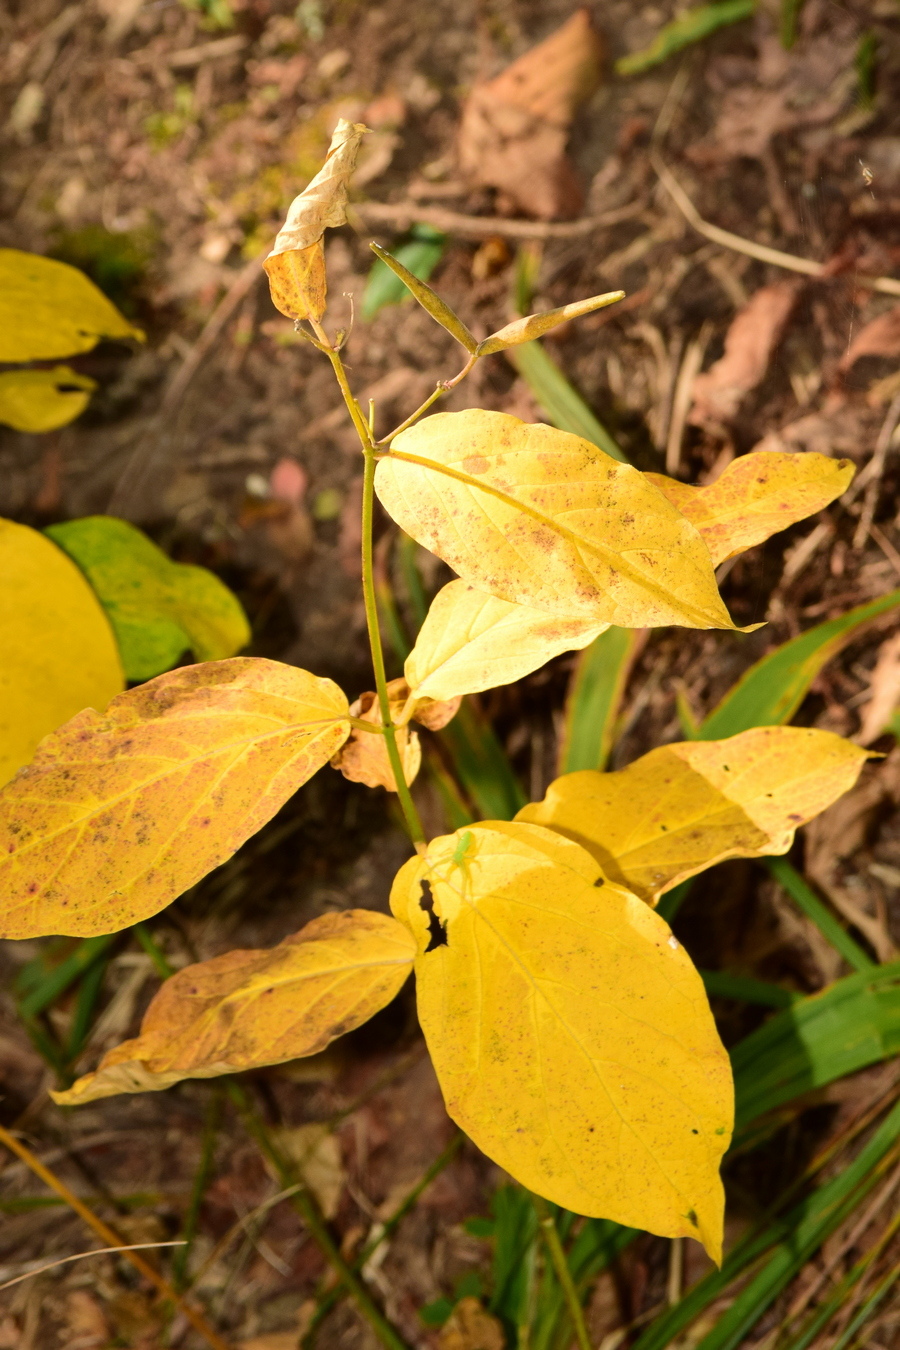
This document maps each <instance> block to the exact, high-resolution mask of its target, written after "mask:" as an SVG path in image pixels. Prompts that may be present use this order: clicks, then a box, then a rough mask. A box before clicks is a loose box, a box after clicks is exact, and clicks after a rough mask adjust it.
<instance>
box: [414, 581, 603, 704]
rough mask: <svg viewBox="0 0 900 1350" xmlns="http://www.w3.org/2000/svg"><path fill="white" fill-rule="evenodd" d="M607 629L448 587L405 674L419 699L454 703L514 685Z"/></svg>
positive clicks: (454, 584)
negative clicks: (482, 692)
mask: <svg viewBox="0 0 900 1350" xmlns="http://www.w3.org/2000/svg"><path fill="white" fill-rule="evenodd" d="M608 627H609V625H608V624H602V623H601V624H597V623H594V622H593V621H592V620H590V619H583V618H567V617H566V616H564V615H556V614H548V613H547V611H546V610H545V609H535V608H533V607H530V606H527V605H517V604H515V603H513V602H511V601H509V600H498V599H497V598H496V596H493V595H486V594H485V592H484V591H476V590H475V589H474V588H473V587H472V586H468V585H466V583H465V582H464V581H450V582H448V583H447V585H446V586H444V587H442V588H441V590H439V591H438V593H437V595H436V596H435V597H434V599H433V600H432V602H431V607H430V609H429V610H428V613H427V615H426V616H425V622H424V623H423V625H422V627H421V629H420V630H419V636H418V637H417V638H416V645H415V646H414V647H413V649H412V651H411V652H410V654H409V656H408V657H407V658H406V664H405V665H404V667H403V669H404V673H405V675H406V680H407V683H408V684H409V687H410V689H411V691H412V694H413V696H414V697H415V698H417V699H419V698H434V699H452V698H455V697H456V696H457V695H459V694H474V693H477V692H478V691H479V690H482V689H494V688H496V686H497V685H499V684H512V682H513V681H514V680H519V679H521V678H522V676H523V675H528V674H530V673H531V671H533V670H538V669H539V668H540V667H541V666H543V665H544V664H545V663H546V662H547V661H549V660H550V658H551V657H553V656H558V655H559V653H560V652H567V651H575V650H579V649H580V648H582V647H586V646H587V645H588V643H589V642H593V640H594V638H595V637H596V636H597V635H598V634H599V633H602V632H604V630H605V629H606V628H608ZM413 716H414V717H415V716H417V714H416V713H415V712H413Z"/></svg>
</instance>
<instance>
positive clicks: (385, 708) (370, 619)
mask: <svg viewBox="0 0 900 1350" xmlns="http://www.w3.org/2000/svg"><path fill="white" fill-rule="evenodd" d="M328 359H329V360H330V362H331V365H332V368H333V370H334V373H335V377H336V379H337V382H338V384H339V386H340V390H341V393H342V394H343V396H344V402H345V404H346V405H347V411H348V412H349V414H350V416H351V418H352V419H353V425H354V427H355V428H356V433H357V435H358V436H359V441H360V445H361V446H362V450H363V456H364V459H365V468H364V471H363V500H362V587H363V601H364V604H365V609H366V625H367V627H368V630H369V646H370V647H371V649H372V668H373V670H374V672H375V688H376V690H377V691H378V706H379V708H380V709H381V722H382V726H383V727H384V736H385V743H386V745H387V752H388V759H389V760H390V764H391V770H392V772H393V775H394V781H395V783H396V787H397V798H398V800H399V802H400V806H401V808H402V811H403V817H404V820H405V821H406V828H407V830H408V831H409V837H410V839H411V840H412V841H413V843H414V844H417V845H418V844H424V842H425V831H424V829H423V828H422V822H421V820H420V819H419V813H418V811H417V810H416V805H415V802H414V801H413V799H412V796H411V794H410V791H409V787H408V785H407V782H406V775H405V773H404V771H403V763H402V761H401V759H400V750H399V747H398V745H397V735H396V732H395V730H394V722H393V719H392V717H391V708H390V700H389V699H388V692H387V674H386V672H385V668H384V651H383V649H382V646H381V629H380V627H379V623H378V602H377V600H376V596H375V563H374V554H373V547H372V525H373V519H374V511H375V444H374V442H373V440H372V437H371V435H370V433H369V425H368V422H367V421H366V419H365V417H364V416H363V413H362V409H361V408H360V406H359V404H358V403H357V401H356V399H355V398H354V397H353V393H352V391H351V389H350V385H349V383H348V380H347V372H346V371H345V370H344V364H343V362H342V361H341V358H340V356H339V354H338V353H337V352H336V351H329V352H328Z"/></svg>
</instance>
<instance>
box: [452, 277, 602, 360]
mask: <svg viewBox="0 0 900 1350" xmlns="http://www.w3.org/2000/svg"><path fill="white" fill-rule="evenodd" d="M624 298H625V292H624V291H607V292H606V293H605V294H604V295H592V296H590V297H589V298H588V299H587V300H575V301H573V303H572V304H570V305H560V307H559V308H558V309H548V310H547V311H546V312H545V313H544V314H526V315H524V316H523V317H522V318H521V319H513V321H512V323H508V324H506V326H505V327H504V328H498V329H497V331H496V333H491V335H490V337H486V338H485V339H484V341H483V342H479V344H478V346H477V348H476V351H477V353H478V355H479V356H490V355H491V353H492V352H503V351H506V350H507V349H508V348H509V347H518V346H519V345H520V344H521V343H523V342H533V341H534V340H535V338H540V337H543V336H544V334H545V333H549V332H550V331H551V329H553V328H558V327H559V325H560V324H561V323H568V322H569V320H570V319H580V318H581V317H582V315H584V314H592V313H593V312H594V310H595V309H605V308H606V306H607V305H614V304H615V303H616V301H617V300H624Z"/></svg>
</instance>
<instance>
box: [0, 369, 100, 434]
mask: <svg viewBox="0 0 900 1350" xmlns="http://www.w3.org/2000/svg"><path fill="white" fill-rule="evenodd" d="M96 388H97V384H96V381H94V380H91V379H89V378H88V376H87V375H79V374H78V372H77V371H75V370H71V369H70V368H69V366H54V367H53V369H52V370H4V371H2V372H0V422H2V423H3V424H4V426H7V427H13V428H14V430H16V431H30V432H41V431H55V430H56V428H57V427H64V426H65V425H66V424H67V423H68V422H72V421H74V420H75V418H76V417H78V416H79V415H80V414H81V413H83V412H84V410H85V408H86V407H87V405H88V401H89V399H90V397H91V390H93V389H96Z"/></svg>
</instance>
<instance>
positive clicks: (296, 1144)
mask: <svg viewBox="0 0 900 1350" xmlns="http://www.w3.org/2000/svg"><path fill="white" fill-rule="evenodd" d="M272 1135H273V1139H274V1143H275V1146H276V1148H277V1149H278V1150H279V1152H280V1153H283V1154H284V1156H285V1158H286V1159H287V1161H288V1162H290V1163H292V1164H293V1165H294V1167H295V1168H296V1170H297V1173H298V1174H299V1176H300V1177H301V1178H302V1180H303V1181H305V1182H306V1184H307V1186H308V1187H309V1189H310V1190H311V1191H312V1193H313V1195H314V1196H315V1197H316V1199H317V1200H318V1202H319V1208H320V1209H321V1211H322V1213H323V1214H324V1215H325V1218H326V1219H333V1218H334V1216H335V1214H337V1211H338V1205H339V1204H340V1201H341V1193H342V1191H343V1189H344V1183H345V1181H346V1175H345V1173H344V1165H343V1162H342V1159H341V1146H340V1144H339V1143H338V1141H337V1139H336V1138H335V1136H334V1134H333V1133H332V1132H331V1130H330V1129H329V1128H328V1126H327V1125H319V1124H316V1123H315V1122H313V1123H311V1124H307V1125H295V1126H291V1127H287V1128H278V1129H275V1130H273V1131H272Z"/></svg>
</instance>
